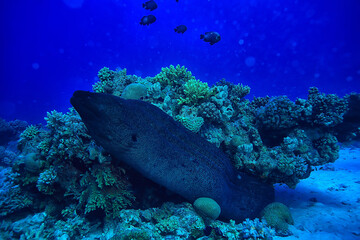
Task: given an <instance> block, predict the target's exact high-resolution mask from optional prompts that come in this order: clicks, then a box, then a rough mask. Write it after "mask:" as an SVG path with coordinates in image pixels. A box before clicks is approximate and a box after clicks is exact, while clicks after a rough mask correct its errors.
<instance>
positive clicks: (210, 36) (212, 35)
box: [200, 32, 221, 45]
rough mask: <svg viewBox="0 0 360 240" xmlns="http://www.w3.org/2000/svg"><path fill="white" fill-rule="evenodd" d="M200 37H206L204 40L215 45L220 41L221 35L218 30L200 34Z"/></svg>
mask: <svg viewBox="0 0 360 240" xmlns="http://www.w3.org/2000/svg"><path fill="white" fill-rule="evenodd" d="M200 39H204V42H209V43H210V45H214V44H215V43H217V42H218V41H220V39H221V37H220V34H219V33H218V32H206V33H205V34H200Z"/></svg>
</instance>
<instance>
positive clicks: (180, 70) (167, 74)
mask: <svg viewBox="0 0 360 240" xmlns="http://www.w3.org/2000/svg"><path fill="white" fill-rule="evenodd" d="M189 80H195V77H193V75H192V73H191V72H190V71H187V68H185V67H184V66H182V67H180V65H176V67H174V66H173V65H170V67H166V68H161V72H160V73H159V74H157V75H156V76H155V77H154V82H159V83H160V84H161V85H162V86H163V87H166V86H172V87H175V86H181V85H183V84H185V83H186V82H187V81H189Z"/></svg>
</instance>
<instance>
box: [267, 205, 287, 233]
mask: <svg viewBox="0 0 360 240" xmlns="http://www.w3.org/2000/svg"><path fill="white" fill-rule="evenodd" d="M261 216H262V217H263V218H265V220H266V222H267V223H268V224H269V226H271V227H273V228H275V230H276V232H277V233H278V234H281V235H288V234H289V230H288V228H289V224H291V225H294V220H293V218H292V216H291V213H290V210H289V208H288V207H287V206H286V205H284V204H282V203H280V202H273V203H270V204H269V205H267V206H266V207H265V208H264V210H263V211H262V212H261Z"/></svg>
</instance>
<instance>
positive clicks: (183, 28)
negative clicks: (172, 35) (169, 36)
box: [174, 25, 187, 33]
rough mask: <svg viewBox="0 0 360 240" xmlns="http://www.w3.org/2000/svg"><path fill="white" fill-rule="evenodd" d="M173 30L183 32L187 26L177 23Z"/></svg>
mask: <svg viewBox="0 0 360 240" xmlns="http://www.w3.org/2000/svg"><path fill="white" fill-rule="evenodd" d="M174 30H175V32H177V33H184V32H186V30H187V27H186V26H185V25H179V26H177V27H176V28H175V29H174Z"/></svg>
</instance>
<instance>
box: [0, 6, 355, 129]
mask: <svg viewBox="0 0 360 240" xmlns="http://www.w3.org/2000/svg"><path fill="white" fill-rule="evenodd" d="M143 2H144V1H140V0H131V1H120V0H119V1H117V0H102V1H98V0H73V1H71V0H62V1H61V0H51V1H48V0H2V1H1V3H0V4H1V6H0V11H1V12H0V16H1V71H0V72H1V76H0V79H1V88H0V108H1V110H0V117H2V118H5V119H7V120H13V119H15V118H19V119H23V120H27V121H30V122H39V121H43V117H44V116H45V115H46V112H47V111H51V110H53V109H57V110H59V111H66V110H67V108H68V107H70V103H69V99H70V96H71V95H72V93H73V91H75V90H78V89H83V90H90V89H91V85H92V83H94V81H95V80H96V75H97V72H98V70H99V69H100V68H102V67H104V66H107V67H109V68H110V69H115V68H118V67H120V68H127V70H128V73H129V74H136V75H139V76H142V77H145V76H154V75H155V74H157V73H158V72H160V70H161V67H166V66H169V65H170V64H174V65H176V64H180V65H185V66H186V67H187V68H188V69H189V70H190V71H192V73H193V75H195V76H196V78H198V79H200V80H201V81H206V82H208V83H209V84H213V83H215V82H216V81H218V80H220V79H222V78H225V79H226V80H228V81H231V82H234V83H243V84H246V85H249V86H250V87H251V95H250V98H252V97H253V96H265V95H288V96H289V97H290V98H291V99H295V98H296V97H301V98H306V95H307V89H308V88H309V87H311V86H317V87H319V89H320V90H321V91H323V92H325V93H336V94H338V95H340V96H343V95H344V94H346V93H350V92H352V91H357V92H359V91H360V44H359V42H360V31H359V24H360V14H359V12H360V1H358V0H346V1H342V0H330V1H329V0H328V1H324V0H321V1H320V0H319V1H313V0H303V1H285V0H283V1H282V0H259V1H256V0H236V1H234V0H233V1H222V0H218V1H215V0H193V1H190V0H179V2H176V1H175V0H166V1H165V0H157V3H158V9H156V10H155V11H153V12H151V14H154V15H155V16H156V18H157V21H156V22H155V23H154V24H152V25H150V26H141V25H140V24H139V21H140V19H141V18H142V16H144V15H148V14H150V12H149V11H147V10H145V9H143V8H142V3H143ZM180 24H185V25H186V26H187V28H188V30H187V32H185V33H184V34H183V35H181V34H177V33H175V32H174V30H173V29H174V28H175V27H176V26H178V25H180ZM207 31H217V32H219V33H220V35H221V37H222V39H221V41H220V42H218V43H216V44H215V45H213V46H211V45H209V44H208V43H205V42H203V41H202V40H200V38H199V36H200V34H202V33H204V32H207Z"/></svg>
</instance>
